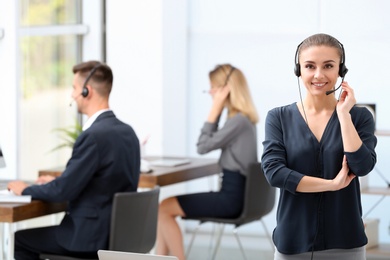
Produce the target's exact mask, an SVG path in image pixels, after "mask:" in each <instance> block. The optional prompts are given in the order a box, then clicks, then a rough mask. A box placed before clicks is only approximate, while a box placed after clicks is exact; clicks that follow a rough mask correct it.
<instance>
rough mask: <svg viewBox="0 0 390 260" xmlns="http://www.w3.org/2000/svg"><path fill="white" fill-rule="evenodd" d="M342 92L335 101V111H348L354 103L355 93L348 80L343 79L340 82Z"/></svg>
mask: <svg viewBox="0 0 390 260" xmlns="http://www.w3.org/2000/svg"><path fill="white" fill-rule="evenodd" d="M341 86H342V92H341V95H340V100H339V102H338V103H337V107H336V108H337V113H349V111H351V109H352V107H353V106H354V105H355V104H356V99H355V93H354V91H353V89H352V88H351V87H350V86H349V84H348V82H346V81H344V82H343V83H341Z"/></svg>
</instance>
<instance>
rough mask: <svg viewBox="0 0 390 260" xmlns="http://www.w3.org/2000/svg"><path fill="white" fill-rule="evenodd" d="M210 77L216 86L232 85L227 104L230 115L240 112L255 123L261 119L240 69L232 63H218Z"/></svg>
mask: <svg viewBox="0 0 390 260" xmlns="http://www.w3.org/2000/svg"><path fill="white" fill-rule="evenodd" d="M209 78H210V82H211V84H212V85H214V86H220V87H223V86H225V85H227V84H229V86H230V94H229V96H228V98H227V100H226V104H225V106H226V107H227V109H228V117H232V116H234V115H236V114H237V113H239V112H240V113H242V114H244V115H245V116H247V117H248V118H249V120H250V121H251V122H252V123H253V124H256V123H257V122H258V121H259V116H258V114H257V111H256V107H255V105H254V104H253V101H252V97H251V94H250V91H249V87H248V84H247V81H246V79H245V76H244V74H243V73H242V72H241V70H240V69H238V68H236V67H233V66H232V65H230V64H221V65H217V66H216V67H215V69H214V70H212V71H210V73H209Z"/></svg>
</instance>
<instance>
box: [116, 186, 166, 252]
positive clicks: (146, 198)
mask: <svg viewBox="0 0 390 260" xmlns="http://www.w3.org/2000/svg"><path fill="white" fill-rule="evenodd" d="M159 193H160V188H159V187H155V188H153V189H151V190H148V191H141V192H120V193H116V194H115V196H114V201H113V205H112V216H111V230H110V243H109V250H113V251H123V252H135V253H147V252H149V251H150V250H151V249H152V248H153V246H154V243H155V241H156V234H157V214H158V205H159V201H158V197H159Z"/></svg>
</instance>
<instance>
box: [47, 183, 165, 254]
mask: <svg viewBox="0 0 390 260" xmlns="http://www.w3.org/2000/svg"><path fill="white" fill-rule="evenodd" d="M159 193H160V188H159V187H158V186H156V187H155V188H153V189H151V190H148V191H142V192H119V193H116V194H115V195H114V199H113V205H112V215H111V226H110V236H109V248H108V250H112V251H122V252H136V253H147V252H149V251H150V250H151V249H152V248H153V246H154V243H155V241H156V234H157V214H158V204H159V201H158V197H159ZM40 258H41V259H47V260H82V259H83V260H87V259H85V258H77V257H69V256H62V255H52V254H41V255H40ZM96 259H97V258H96ZM90 260H91V259H90ZM94 260H95V259H94Z"/></svg>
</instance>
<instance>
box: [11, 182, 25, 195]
mask: <svg viewBox="0 0 390 260" xmlns="http://www.w3.org/2000/svg"><path fill="white" fill-rule="evenodd" d="M27 186H28V184H27V183H25V182H24V181H11V182H9V183H8V185H7V188H8V190H10V191H13V192H14V193H15V194H16V195H22V192H23V190H24V189H25V188H27Z"/></svg>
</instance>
